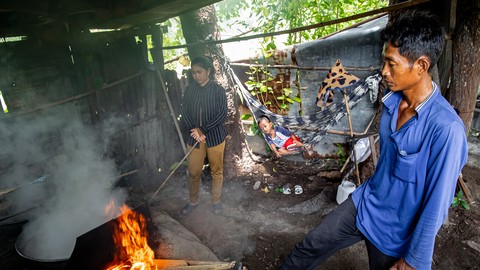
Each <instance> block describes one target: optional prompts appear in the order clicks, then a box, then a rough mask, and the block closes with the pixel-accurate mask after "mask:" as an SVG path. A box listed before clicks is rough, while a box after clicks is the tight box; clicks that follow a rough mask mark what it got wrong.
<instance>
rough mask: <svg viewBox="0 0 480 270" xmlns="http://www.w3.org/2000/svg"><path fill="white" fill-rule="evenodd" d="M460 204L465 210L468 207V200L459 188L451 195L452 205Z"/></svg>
mask: <svg viewBox="0 0 480 270" xmlns="http://www.w3.org/2000/svg"><path fill="white" fill-rule="evenodd" d="M459 205H460V206H462V207H463V208H465V209H466V210H468V209H470V206H469V205H468V202H467V201H466V200H465V198H464V194H463V191H462V190H459V191H458V192H457V194H456V195H455V197H453V201H452V207H457V206H459Z"/></svg>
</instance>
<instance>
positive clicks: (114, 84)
mask: <svg viewBox="0 0 480 270" xmlns="http://www.w3.org/2000/svg"><path fill="white" fill-rule="evenodd" d="M147 72H148V70H142V71H139V72H137V73H135V74H133V75H130V76H128V77H126V78H123V79H120V80H118V81H115V82H112V83H109V84H106V85H104V86H102V87H101V89H107V88H110V87H113V86H116V85H118V84H122V83H124V82H127V81H129V80H131V79H133V78H136V77H138V76H141V75H143V74H145V73H147ZM94 93H95V90H92V91H88V92H85V93H83V94H79V95H76V96H73V97H68V98H65V99H61V100H57V101H55V102H52V103H48V104H45V105H42V106H38V107H36V108H33V109H31V110H28V111H25V112H18V113H15V112H13V113H11V114H10V113H9V114H8V115H7V116H6V117H15V116H22V115H26V114H31V113H34V112H37V111H41V110H44V109H47V108H50V107H54V106H57V105H61V104H65V103H69V102H72V101H76V100H77V99H81V98H84V97H87V96H89V95H91V94H94Z"/></svg>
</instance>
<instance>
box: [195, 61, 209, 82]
mask: <svg viewBox="0 0 480 270" xmlns="http://www.w3.org/2000/svg"><path fill="white" fill-rule="evenodd" d="M209 75H210V70H206V69H204V68H202V67H201V66H199V65H193V66H192V76H193V79H194V80H195V81H196V82H197V83H198V84H199V85H200V86H204V85H205V84H207V82H208V80H209V77H208V76H209Z"/></svg>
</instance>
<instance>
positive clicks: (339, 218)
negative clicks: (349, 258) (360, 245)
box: [280, 196, 399, 270]
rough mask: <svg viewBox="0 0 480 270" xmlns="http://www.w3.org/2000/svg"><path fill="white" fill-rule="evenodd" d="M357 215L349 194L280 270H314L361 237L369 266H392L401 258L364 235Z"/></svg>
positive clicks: (295, 249) (311, 232) (380, 268)
mask: <svg viewBox="0 0 480 270" xmlns="http://www.w3.org/2000/svg"><path fill="white" fill-rule="evenodd" d="M356 214H357V210H356V209H355V205H354V204H353V201H352V198H351V196H350V197H348V199H347V200H345V202H343V203H342V204H340V205H339V206H338V207H337V208H336V209H335V210H333V211H332V212H330V213H329V214H328V215H327V216H325V218H324V219H323V220H322V222H321V223H320V224H319V225H318V226H317V227H316V228H314V229H313V230H311V231H310V232H309V233H308V234H307V236H305V239H303V241H302V242H300V243H298V244H297V245H296V246H295V248H294V250H293V251H292V253H291V254H290V255H289V256H288V257H287V259H286V260H285V262H284V264H283V265H282V266H281V267H280V269H282V270H294V269H298V270H307V269H312V270H313V269H315V268H316V267H317V266H318V265H319V264H321V263H322V262H323V261H325V260H326V259H328V258H329V257H330V256H332V255H333V254H334V253H335V252H337V251H339V250H340V249H342V248H346V247H348V246H351V245H353V244H355V243H357V242H359V241H362V240H365V244H366V246H367V252H368V259H369V265H370V269H371V270H377V269H378V270H384V269H389V268H390V267H391V266H392V265H393V264H394V263H395V262H396V261H397V260H398V259H399V258H395V257H391V256H387V255H385V254H383V253H382V252H381V251H380V250H378V249H377V248H376V247H375V246H374V245H373V244H372V243H371V242H370V241H368V240H367V239H366V238H365V236H364V235H363V234H362V233H361V232H360V231H359V230H358V229H357V226H356V219H355V217H356Z"/></svg>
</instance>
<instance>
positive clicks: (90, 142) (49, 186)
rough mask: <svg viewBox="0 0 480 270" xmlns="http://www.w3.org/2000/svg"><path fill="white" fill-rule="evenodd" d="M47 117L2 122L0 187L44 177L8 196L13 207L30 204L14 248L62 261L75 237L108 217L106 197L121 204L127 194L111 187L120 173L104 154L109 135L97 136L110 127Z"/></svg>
mask: <svg viewBox="0 0 480 270" xmlns="http://www.w3.org/2000/svg"><path fill="white" fill-rule="evenodd" d="M63 110H65V107H64V108H63ZM72 111H74V110H73V108H72ZM49 115H50V116H43V117H42V116H39V117H33V118H32V117H29V118H28V119H27V118H25V117H22V118H21V119H10V120H9V121H6V122H7V124H6V125H5V124H3V123H2V125H1V128H0V138H1V139H2V141H3V142H4V143H5V142H6V143H8V146H7V147H5V148H4V149H5V151H4V150H2V154H1V155H0V161H1V160H9V169H8V173H7V174H3V176H2V178H5V179H7V178H8V179H10V180H9V181H3V180H2V183H4V185H10V186H11V185H12V184H13V185H18V183H19V181H21V180H23V182H25V181H26V180H31V179H36V177H43V181H41V182H38V181H37V183H35V184H27V185H25V186H24V187H21V188H18V190H16V191H15V194H14V196H13V198H14V199H13V203H14V204H15V205H16V206H22V205H23V207H24V208H25V205H28V206H29V207H33V208H34V209H33V210H31V211H29V218H28V223H26V225H25V226H24V228H23V231H22V234H21V235H20V237H19V239H18V241H17V248H18V249H19V250H20V251H21V252H22V254H23V255H25V256H27V257H29V258H33V259H39V260H61V259H68V258H69V257H70V255H71V252H72V251H73V248H74V246H75V240H76V237H77V236H80V235H82V234H84V233H86V232H88V231H90V230H91V229H94V228H96V227H97V226H99V225H101V224H103V223H104V222H106V221H108V218H107V217H106V215H105V213H104V211H105V207H106V205H107V204H108V203H109V201H110V199H114V200H115V201H116V205H121V204H122V203H123V202H124V201H125V198H126V195H125V193H124V192H123V191H122V190H121V189H118V188H115V187H114V186H115V180H116V176H118V175H119V174H120V173H119V172H118V171H117V170H116V167H115V163H114V161H113V160H111V159H108V158H106V157H105V155H104V151H105V149H106V143H107V142H108V138H105V137H100V135H99V134H106V133H111V132H105V130H112V127H111V126H109V127H106V126H103V127H97V128H96V129H97V130H94V129H93V128H92V127H91V126H86V125H84V124H82V122H81V121H80V120H78V119H77V118H76V117H72V116H70V117H66V116H65V114H62V113H56V114H53V113H51V110H50V114H49ZM51 115H57V116H56V117H52V116H51ZM29 164H30V165H29ZM31 164H34V165H31ZM13 179H15V181H14V180H13ZM37 179H38V178H37ZM5 183H6V184H5ZM25 187H28V188H25ZM35 187H37V188H35ZM32 198H34V200H32Z"/></svg>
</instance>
